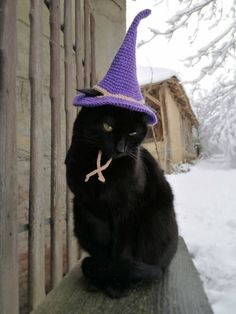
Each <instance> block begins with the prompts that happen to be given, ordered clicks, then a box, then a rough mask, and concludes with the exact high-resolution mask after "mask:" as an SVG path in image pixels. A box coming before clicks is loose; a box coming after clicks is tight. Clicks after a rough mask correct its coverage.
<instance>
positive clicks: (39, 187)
mask: <svg viewBox="0 0 236 314" xmlns="http://www.w3.org/2000/svg"><path fill="white" fill-rule="evenodd" d="M42 5H43V2H42V0H31V7H30V14H29V17H30V54H29V80H30V93H31V120H30V182H29V250H28V256H29V268H28V269H29V277H28V284H29V288H28V294H29V308H30V310H32V309H34V308H35V307H36V306H37V305H38V304H39V303H40V302H41V301H42V299H43V298H44V296H45V250H44V212H45V211H44V208H45V206H44V205H45V204H44V191H43V187H44V184H43V145H42V125H43V117H42V95H43V84H42V79H43V78H42V68H43V55H42V53H43V51H42Z"/></svg>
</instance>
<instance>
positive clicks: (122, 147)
mask: <svg viewBox="0 0 236 314" xmlns="http://www.w3.org/2000/svg"><path fill="white" fill-rule="evenodd" d="M125 150H126V143H125V140H124V139H122V140H120V141H119V142H117V144H116V153H117V154H123V153H124V152H125Z"/></svg>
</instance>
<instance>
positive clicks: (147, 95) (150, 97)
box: [144, 93, 161, 108]
mask: <svg viewBox="0 0 236 314" xmlns="http://www.w3.org/2000/svg"><path fill="white" fill-rule="evenodd" d="M144 97H147V98H148V99H150V100H151V101H152V102H154V104H155V105H157V106H158V107H159V108H160V106H161V104H160V101H159V100H158V99H156V98H155V97H153V96H152V95H150V94H149V93H145V94H144Z"/></svg>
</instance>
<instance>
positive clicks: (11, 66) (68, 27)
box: [0, 0, 96, 314]
mask: <svg viewBox="0 0 236 314" xmlns="http://www.w3.org/2000/svg"><path fill="white" fill-rule="evenodd" d="M29 1H30V0H29ZM62 3H63V4H64V8H63V7H61V4H62ZM16 5H17V1H7V0H1V1H0V313H1V314H10V313H11V314H15V313H19V296H18V294H19V282H18V252H17V247H18V242H17V239H18V230H19V228H18V220H17V144H16V125H17V118H16V59H17V41H16V39H17V27H16V20H17V14H16ZM44 6H47V7H48V9H49V23H50V38H49V42H50V100H51V156H50V159H51V166H50V168H51V182H50V185H51V191H50V197H51V217H50V229H51V236H50V238H51V246H50V247H51V253H50V264H51V267H50V269H51V288H54V287H55V286H56V285H57V284H58V283H59V282H60V280H61V278H62V276H63V245H62V243H63V240H62V238H63V235H62V222H63V220H64V219H66V244H67V245H66V248H67V252H66V253H67V254H66V255H67V265H66V268H67V271H69V270H70V269H71V268H72V267H73V265H74V264H75V262H76V260H77V257H78V254H77V247H76V245H75V242H74V239H73V217H72V202H71V193H70V191H69V190H68V189H67V190H66V191H63V190H62V184H61V169H60V168H61V164H60V163H59V160H60V159H61V157H62V156H61V154H62V153H61V137H60V136H61V130H60V127H61V120H62V117H61V115H60V107H61V96H60V92H58V91H61V89H62V88H64V108H65V119H66V121H65V124H66V143H65V145H66V148H67V149H68V147H69V145H70V140H71V133H72V124H73V121H74V118H75V115H74V113H73V112H74V111H73V109H72V106H71V103H72V94H73V90H72V80H73V78H72V67H73V66H75V67H76V86H77V88H81V87H89V86H91V85H93V84H94V83H95V81H96V73H95V21H94V16H93V13H92V12H91V10H90V7H89V2H88V0H84V1H83V8H82V4H81V3H80V0H64V1H60V0H51V1H42V0H31V1H30V12H29V17H30V43H29V78H28V79H29V81H30V106H31V117H30V189H29V195H28V198H29V224H28V232H29V237H28V311H31V310H32V309H34V308H35V307H36V306H37V305H38V304H39V303H40V302H41V301H42V300H43V298H44V296H45V278H46V274H45V235H44V229H45V212H44V207H43V199H44V194H43V190H42V186H43V185H44V180H45V178H44V177H43V169H42V159H43V148H42V141H43V134H42V133H43V130H42V120H43V116H42V107H43V80H44V73H43V71H42V69H43V62H44V57H45V56H44V55H43V48H42V46H43V44H42V33H43V31H42V28H43V25H42V9H43V7H44ZM72 8H74V10H73V9H72ZM62 12H64V23H63V24H61V21H60V19H61V13H62ZM82 13H83V14H82ZM73 14H74V21H75V25H72V21H73V18H72V17H73ZM82 15H83V20H81V16H82ZM81 27H83V29H84V39H83V43H82V41H81V38H80V34H81V32H80V28H81ZM73 28H75V42H73V38H72V30H73ZM62 33H63V38H64V43H63V45H64V56H62V55H61V54H60V46H61V45H62V43H61V42H60V36H61V35H62ZM82 47H84V52H83V55H84V60H83V63H84V67H83V66H82V62H81V54H82V53H81V50H82ZM62 58H63V59H64V77H65V80H64V82H62V80H61V73H60V71H61V70H60V69H61V68H60V61H61V59H62ZM61 193H66V218H65V217H64V216H63V215H62V210H61V207H60V206H61V205H60V195H61Z"/></svg>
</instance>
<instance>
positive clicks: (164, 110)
mask: <svg viewBox="0 0 236 314" xmlns="http://www.w3.org/2000/svg"><path fill="white" fill-rule="evenodd" d="M165 88H166V86H165V85H161V87H160V90H159V99H160V103H161V118H162V126H163V136H164V144H165V146H164V147H165V148H164V164H165V166H164V167H165V171H166V173H170V171H171V147H170V132H169V123H168V112H167V107H166V99H165Z"/></svg>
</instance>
